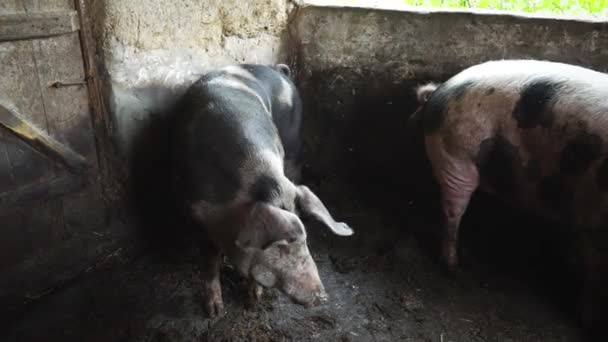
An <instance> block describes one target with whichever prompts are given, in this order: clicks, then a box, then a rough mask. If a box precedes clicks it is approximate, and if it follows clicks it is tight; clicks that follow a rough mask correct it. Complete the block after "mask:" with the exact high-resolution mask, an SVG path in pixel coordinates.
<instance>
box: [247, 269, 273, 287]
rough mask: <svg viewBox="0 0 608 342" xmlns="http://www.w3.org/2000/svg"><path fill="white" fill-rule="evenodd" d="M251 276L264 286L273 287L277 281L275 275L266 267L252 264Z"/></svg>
mask: <svg viewBox="0 0 608 342" xmlns="http://www.w3.org/2000/svg"><path fill="white" fill-rule="evenodd" d="M251 276H252V277H253V279H255V281H256V282H258V283H259V284H260V285H262V286H264V287H274V285H275V284H276V283H277V276H276V275H275V274H274V273H272V270H270V269H269V268H268V267H264V266H262V265H254V266H253V267H252V268H251Z"/></svg>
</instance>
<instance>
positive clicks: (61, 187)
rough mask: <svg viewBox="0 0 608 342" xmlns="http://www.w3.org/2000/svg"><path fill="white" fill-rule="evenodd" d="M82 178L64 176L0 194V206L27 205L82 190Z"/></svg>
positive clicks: (83, 182) (84, 182)
mask: <svg viewBox="0 0 608 342" xmlns="http://www.w3.org/2000/svg"><path fill="white" fill-rule="evenodd" d="M85 185H86V181H85V179H84V178H81V177H75V176H71V175H65V176H61V177H57V178H55V179H53V180H50V181H46V182H41V183H33V184H29V185H26V186H23V187H21V188H19V189H18V190H15V191H10V192H7V193H3V194H0V205H16V204H27V203H28V202H31V201H45V200H49V199H52V198H55V197H58V196H62V195H66V194H69V193H72V192H75V191H78V190H80V189H82V188H83V187H84V186H85Z"/></svg>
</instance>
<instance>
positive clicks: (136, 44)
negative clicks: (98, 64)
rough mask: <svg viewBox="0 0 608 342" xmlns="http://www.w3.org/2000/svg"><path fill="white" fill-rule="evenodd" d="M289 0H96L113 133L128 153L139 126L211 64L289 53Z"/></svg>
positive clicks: (96, 30)
mask: <svg viewBox="0 0 608 342" xmlns="http://www.w3.org/2000/svg"><path fill="white" fill-rule="evenodd" d="M291 8H292V5H291V4H290V3H289V1H287V0H255V1H238V0H203V1H199V0H177V1H161V0H146V1H122V0H91V1H90V12H91V17H92V18H93V33H94V36H95V37H96V39H97V42H98V46H97V49H98V55H99V57H100V59H101V61H102V64H103V68H104V69H105V73H106V78H107V79H106V83H107V85H108V87H109V89H108V92H109V94H108V95H109V96H108V97H109V100H108V105H109V109H110V111H111V114H112V127H113V130H114V131H113V132H112V134H113V137H114V139H115V142H116V143H117V146H118V148H119V151H120V152H121V154H123V155H124V156H127V157H128V156H129V150H130V149H131V148H132V146H131V143H132V142H133V137H134V136H135V135H136V134H137V132H138V130H139V128H140V126H142V125H143V124H144V123H145V122H146V120H147V119H148V118H149V117H150V116H151V115H152V116H153V115H154V113H156V112H158V111H159V110H161V111H162V109H163V108H164V107H165V106H166V105H167V104H168V103H169V102H170V101H171V99H172V98H173V95H174V94H175V92H179V90H181V89H183V88H184V87H185V86H187V85H188V84H189V83H190V82H192V81H193V80H194V79H195V78H196V77H197V76H198V75H200V74H202V73H203V72H205V71H206V70H209V68H214V67H218V66H222V65H226V64H230V63H242V62H250V63H274V62H276V61H278V60H284V58H285V55H284V54H282V52H283V51H284V50H283V49H282V45H281V41H282V40H281V35H282V33H283V32H284V30H285V27H286V25H287V20H288V14H289V12H290V10H291Z"/></svg>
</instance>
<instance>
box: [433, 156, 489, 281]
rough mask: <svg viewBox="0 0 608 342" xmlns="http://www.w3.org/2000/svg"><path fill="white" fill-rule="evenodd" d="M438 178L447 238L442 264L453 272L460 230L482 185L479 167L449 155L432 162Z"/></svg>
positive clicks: (442, 251) (442, 254) (444, 230)
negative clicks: (471, 202) (473, 198)
mask: <svg viewBox="0 0 608 342" xmlns="http://www.w3.org/2000/svg"><path fill="white" fill-rule="evenodd" d="M432 163H433V170H434V173H435V177H436V179H437V181H438V183H439V186H440V189H441V210H442V216H443V217H442V229H443V238H442V242H441V257H442V262H443V263H444V264H445V266H446V267H447V268H448V270H450V271H454V270H455V268H456V266H457V265H458V230H459V228H460V221H461V219H462V215H464V213H465V211H466V209H467V207H468V205H469V201H470V200H471V196H472V195H473V192H474V191H475V190H476V189H477V187H478V185H479V172H478V170H477V167H476V166H475V165H474V164H473V163H472V162H469V161H463V160H457V159H454V158H451V157H449V156H444V157H443V158H441V159H436V160H433V161H432Z"/></svg>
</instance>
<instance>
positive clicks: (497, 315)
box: [0, 183, 580, 342]
mask: <svg viewBox="0 0 608 342" xmlns="http://www.w3.org/2000/svg"><path fill="white" fill-rule="evenodd" d="M313 188H315V189H316V191H318V194H319V195H320V196H322V198H324V200H325V202H326V204H327V205H328V207H330V208H331V209H332V210H333V212H334V213H335V216H336V217H337V218H339V219H343V220H346V221H348V222H349V223H350V224H351V225H352V226H353V227H354V228H355V229H356V235H354V236H353V237H351V238H339V237H334V236H330V235H328V234H325V232H323V231H321V230H320V228H319V227H318V226H315V225H312V224H308V230H309V234H310V246H311V250H312V251H313V254H314V258H315V260H316V261H317V263H318V266H319V271H320V273H321V276H322V279H323V281H324V283H325V286H326V288H327V291H328V293H329V295H330V301H329V303H327V304H325V305H323V306H320V307H316V308H312V309H305V308H303V307H300V306H298V305H295V304H292V303H290V302H289V301H288V300H287V299H286V298H285V297H284V296H283V295H281V294H280V293H278V292H276V291H267V292H266V293H265V295H264V297H263V299H262V302H261V303H260V304H259V305H257V306H255V307H249V306H248V305H247V304H246V298H245V297H244V293H245V291H244V290H241V289H242V287H243V286H244V285H243V284H242V281H241V280H240V278H239V277H238V276H237V275H236V273H235V272H234V271H233V269H232V268H231V267H230V265H229V264H226V265H224V267H223V274H222V282H223V290H224V300H225V303H226V310H227V313H226V314H225V315H224V316H223V317H220V318H217V319H213V320H210V319H207V318H205V316H204V314H203V311H202V308H201V305H200V300H201V291H200V289H201V287H200V280H199V275H200V268H199V266H198V254H197V250H196V247H195V246H194V245H193V244H191V243H188V242H183V243H182V244H181V245H180V246H179V247H178V248H172V249H170V250H158V249H152V250H147V251H146V252H143V253H140V252H137V253H130V252H128V249H125V250H124V251H120V252H118V255H119V257H118V258H117V260H118V261H117V262H115V263H114V264H113V265H111V266H109V267H106V268H104V269H100V270H98V271H97V272H94V273H92V274H91V275H89V276H87V277H85V278H84V279H81V280H79V281H77V282H74V283H73V284H71V285H69V286H67V287H66V288H63V289H61V290H60V291H57V292H55V293H53V294H51V295H49V296H47V297H45V298H43V299H41V300H40V301H39V302H37V303H36V304H35V305H33V306H32V307H31V308H30V310H29V311H28V312H27V313H26V314H24V315H23V316H22V317H15V320H14V321H13V322H12V323H11V324H10V326H9V329H7V330H5V331H3V333H2V334H4V337H2V335H0V340H2V341H309V340H310V341H313V340H314V341H437V342H440V341H443V342H448V341H579V340H580V337H579V335H578V334H579V332H578V330H577V327H576V324H575V320H574V318H573V311H572V310H573V308H572V305H571V304H572V303H571V301H570V300H564V298H570V297H569V296H571V293H570V292H569V291H570V290H571V289H570V288H569V281H566V280H569V279H570V278H569V276H568V275H567V273H564V272H562V271H561V270H562V269H564V268H563V267H562V266H563V265H564V264H563V263H560V262H557V261H556V260H554V259H552V258H553V257H552V256H551V253H552V252H551V250H550V249H547V248H545V247H546V246H547V245H552V246H554V244H553V243H552V242H551V241H548V240H546V239H545V240H543V239H536V240H535V239H530V238H526V239H523V238H522V237H521V236H520V235H519V234H521V233H522V231H524V230H526V229H527V228H525V227H524V226H522V227H524V228H513V226H512V222H513V221H517V220H518V219H517V217H518V216H513V217H515V218H513V217H512V218H507V217H506V216H504V214H503V213H504V210H502V209H501V208H500V207H499V206H494V207H488V205H487V203H488V200H487V199H486V198H482V199H481V200H480V199H476V201H477V202H476V203H474V207H473V210H472V214H470V215H468V216H467V218H465V229H464V232H463V234H464V235H463V240H464V241H463V245H464V247H465V248H464V249H463V255H465V257H464V258H463V267H462V270H463V271H462V274H461V275H460V276H459V277H449V276H447V275H446V274H445V273H444V272H443V271H442V269H441V268H440V267H439V266H438V264H437V263H436V260H435V258H434V253H431V252H432V250H431V249H430V248H429V246H431V245H430V244H428V243H427V242H425V241H426V240H425V239H424V238H419V237H417V236H416V237H415V236H414V235H413V234H412V232H413V231H416V230H422V231H424V230H426V229H427V227H426V226H425V223H423V222H425V220H424V219H423V218H421V217H420V215H416V213H417V212H418V211H419V210H418V209H417V207H416V203H415V202H413V201H411V200H408V199H404V202H407V203H405V204H404V206H403V210H402V211H400V212H398V213H395V212H394V210H382V209H378V208H375V205H374V202H373V201H369V200H368V201H365V200H364V198H362V197H358V193H357V192H356V191H353V190H352V188H351V187H346V186H344V185H341V184H339V183H324V184H317V185H316V186H313ZM484 206H485V207H484ZM496 208H498V209H496ZM501 215H503V216H502V217H500V216H501ZM514 215H517V214H514ZM497 218H500V219H499V220H497ZM520 221H521V220H520ZM488 222H494V224H493V226H496V227H495V228H491V229H490V228H488ZM481 226H485V227H484V228H485V229H480V227H481ZM508 227H511V228H512V229H507V228H508ZM415 228H418V229H415ZM420 228H422V229H420ZM484 231H487V233H484ZM506 231H509V232H507V233H505V232H506ZM466 232H468V234H465V233H466ZM501 232H503V233H501ZM541 235H542V234H541ZM467 236H469V237H468V238H467ZM471 236H474V237H475V238H471ZM545 236H546V235H545ZM431 240H432V239H431ZM186 241H191V240H188V239H186ZM543 246H545V247H543ZM505 254H506V256H505Z"/></svg>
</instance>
